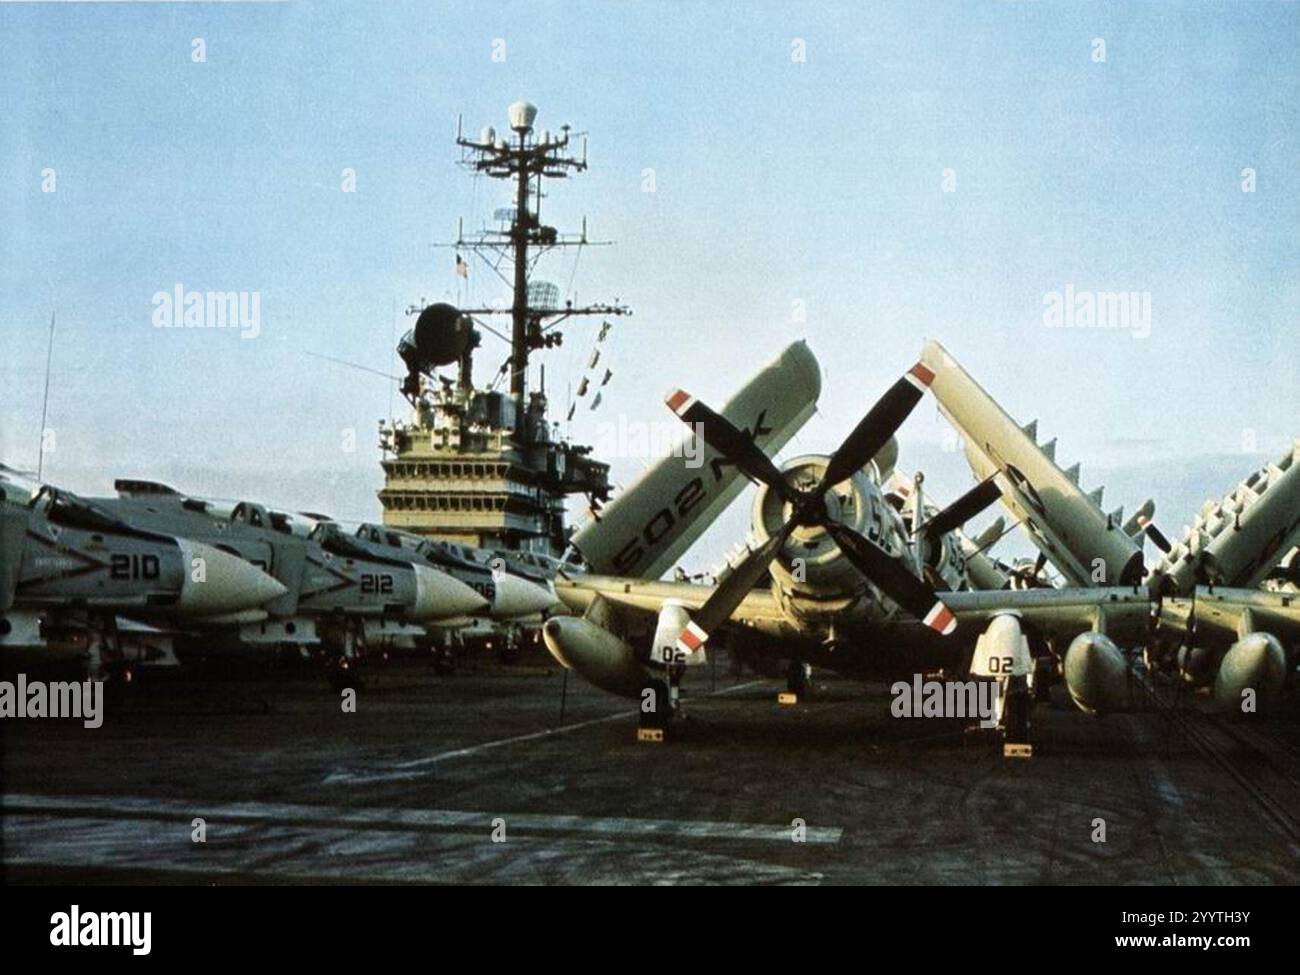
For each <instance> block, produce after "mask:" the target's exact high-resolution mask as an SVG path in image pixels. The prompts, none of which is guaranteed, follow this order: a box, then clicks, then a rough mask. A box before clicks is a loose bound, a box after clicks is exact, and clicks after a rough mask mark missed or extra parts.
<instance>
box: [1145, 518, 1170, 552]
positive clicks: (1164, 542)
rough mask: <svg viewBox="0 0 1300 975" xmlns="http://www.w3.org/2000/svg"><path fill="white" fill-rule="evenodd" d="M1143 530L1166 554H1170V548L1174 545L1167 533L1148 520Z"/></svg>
mask: <svg viewBox="0 0 1300 975" xmlns="http://www.w3.org/2000/svg"><path fill="white" fill-rule="evenodd" d="M1143 531H1145V532H1146V533H1147V538H1149V539H1151V543H1152V544H1153V545H1155V547H1156V548H1158V549H1160V551H1162V552H1164V553H1165V554H1166V555H1168V554H1169V550H1170V549H1171V548H1173V547H1174V546H1173V545H1172V544H1171V543H1170V541H1169V539H1168V538H1167V537H1166V536H1165V533H1164V532H1162V531H1161V530H1160V529H1159V528H1157V527H1156V526H1155V524H1154V523H1152V522H1149V521H1148V522H1147V524H1146V527H1145V528H1144V529H1143Z"/></svg>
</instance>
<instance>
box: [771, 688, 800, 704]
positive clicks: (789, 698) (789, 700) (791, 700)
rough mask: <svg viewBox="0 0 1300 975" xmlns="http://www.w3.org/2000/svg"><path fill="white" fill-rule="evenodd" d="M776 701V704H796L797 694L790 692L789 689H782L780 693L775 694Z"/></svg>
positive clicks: (797, 700)
mask: <svg viewBox="0 0 1300 975" xmlns="http://www.w3.org/2000/svg"><path fill="white" fill-rule="evenodd" d="M776 703H777V704H798V703H799V695H798V694H791V693H790V692H789V691H782V692H781V693H780V694H778V695H777V696H776Z"/></svg>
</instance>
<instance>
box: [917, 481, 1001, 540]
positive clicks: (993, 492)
mask: <svg viewBox="0 0 1300 975" xmlns="http://www.w3.org/2000/svg"><path fill="white" fill-rule="evenodd" d="M1000 497H1002V491H1001V490H1000V489H999V488H998V486H997V484H995V483H994V482H993V480H992V479H989V480H987V481H981V482H980V483H979V484H976V485H975V486H974V487H973V488H971V489H970V490H969V491H967V492H966V493H965V494H963V495H962V496H961V497H960V498H958V499H957V500H956V501H954V502H953V503H952V504H950V505H948V507H946V508H944V509H943V510H942V511H940V512H939V513H938V514H937V515H935V516H934V517H933V518H931V519H930V520H929V521H928V522H926V524H925V526H924V528H923V529H922V530H923V531H924V532H925V534H926V535H927V536H928V537H929V538H931V539H935V538H938V537H939V536H940V535H943V534H945V533H946V532H950V531H952V530H953V529H954V528H960V527H961V526H962V525H964V524H965V523H966V522H968V521H970V520H971V519H972V518H974V517H975V516H976V515H977V514H979V513H980V512H981V511H983V510H984V509H985V508H987V507H988V506H989V505H991V504H993V503H994V502H995V501H997V499H998V498H1000Z"/></svg>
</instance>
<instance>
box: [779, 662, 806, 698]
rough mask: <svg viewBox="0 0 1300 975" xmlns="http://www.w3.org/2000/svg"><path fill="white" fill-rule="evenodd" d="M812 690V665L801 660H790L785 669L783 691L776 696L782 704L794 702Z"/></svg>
mask: <svg viewBox="0 0 1300 975" xmlns="http://www.w3.org/2000/svg"><path fill="white" fill-rule="evenodd" d="M810 690H812V666H811V665H809V664H806V663H804V662H803V661H802V660H791V661H790V665H789V666H788V667H787V668H786V671H785V693H784V694H782V695H780V696H779V697H778V700H779V701H780V703H782V704H796V703H798V702H799V701H801V700H803V699H804V698H805V697H807V696H808V692H809V691H810Z"/></svg>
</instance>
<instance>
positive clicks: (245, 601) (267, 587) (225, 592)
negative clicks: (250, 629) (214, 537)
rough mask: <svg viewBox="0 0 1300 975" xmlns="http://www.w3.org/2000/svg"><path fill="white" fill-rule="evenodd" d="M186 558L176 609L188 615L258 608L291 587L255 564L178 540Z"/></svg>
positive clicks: (200, 544)
mask: <svg viewBox="0 0 1300 975" xmlns="http://www.w3.org/2000/svg"><path fill="white" fill-rule="evenodd" d="M177 541H178V542H179V543H180V548H181V556H182V558H183V560H184V570H185V576H184V580H183V581H182V582H181V591H180V596H179V597H178V598H177V600H176V608H177V610H178V611H180V612H181V613H182V614H183V615H186V616H217V615H221V614H224V613H239V612H243V611H244V610H248V609H256V608H257V607H259V606H262V605H264V604H266V603H269V602H270V601H271V600H273V599H278V598H279V597H280V596H283V595H284V594H285V593H286V592H288V591H289V590H288V589H286V588H285V587H284V586H283V585H281V584H280V583H279V582H278V581H277V580H276V579H274V578H272V577H271V576H269V575H267V574H266V573H265V572H263V571H262V570H261V569H259V568H258V567H257V566H255V565H251V564H250V563H248V562H245V561H244V560H243V559H241V558H238V557H237V556H234V555H231V554H230V553H228V552H222V551H221V550H220V549H215V548H213V547H212V546H211V545H204V544H203V543H202V542H195V541H191V540H189V539H177Z"/></svg>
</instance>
